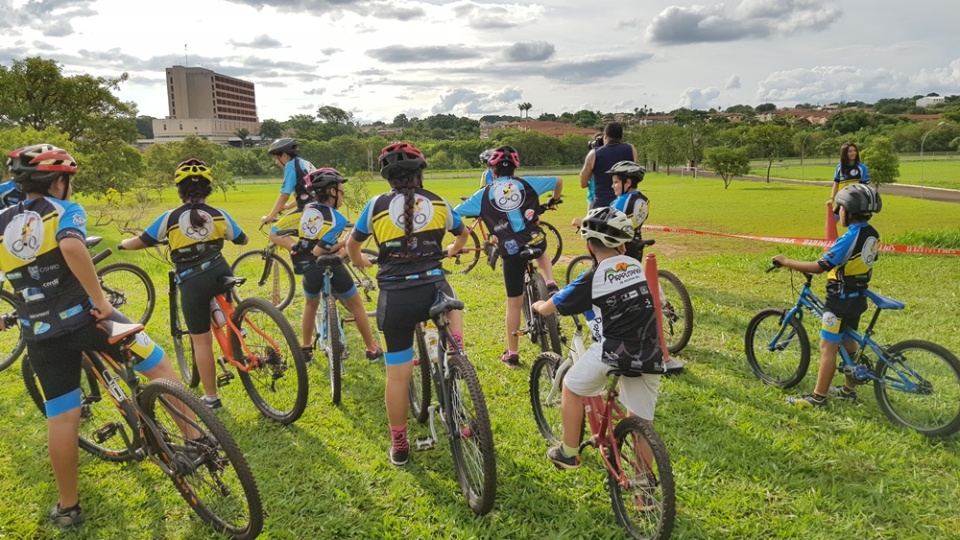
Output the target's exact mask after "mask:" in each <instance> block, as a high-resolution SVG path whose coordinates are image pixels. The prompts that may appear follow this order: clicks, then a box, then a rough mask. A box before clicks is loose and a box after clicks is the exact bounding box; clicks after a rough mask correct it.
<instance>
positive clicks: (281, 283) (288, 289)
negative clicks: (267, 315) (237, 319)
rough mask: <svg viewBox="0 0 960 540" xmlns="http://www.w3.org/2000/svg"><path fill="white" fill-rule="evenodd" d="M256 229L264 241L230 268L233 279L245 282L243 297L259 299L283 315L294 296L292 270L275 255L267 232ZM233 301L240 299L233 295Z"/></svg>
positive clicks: (244, 253) (240, 257) (241, 255)
mask: <svg viewBox="0 0 960 540" xmlns="http://www.w3.org/2000/svg"><path fill="white" fill-rule="evenodd" d="M264 226H265V225H260V228H259V229H258V230H259V231H260V234H262V235H264V236H266V237H267V245H266V246H264V247H263V249H255V250H252V251H245V252H243V253H241V254H240V255H239V256H237V258H236V259H235V260H234V261H233V264H232V265H230V269H231V270H233V275H234V276H236V277H238V278H243V279H245V280H247V281H248V282H249V284H250V285H249V286H248V287H247V290H246V291H244V296H248V297H255V298H263V299H265V300H267V301H268V302H270V303H271V304H273V305H274V306H276V307H277V309H279V310H281V311H283V310H284V309H285V308H286V307H287V306H289V305H290V302H293V297H294V295H295V294H296V292H297V291H296V279H295V276H294V275H293V269H292V268H291V267H290V263H288V262H287V261H286V260H285V259H284V258H283V257H281V256H280V255H278V254H277V245H276V244H274V243H273V241H272V240H270V233H269V231H264V230H263V228H264ZM237 300H243V297H242V296H240V295H239V294H238V295H237Z"/></svg>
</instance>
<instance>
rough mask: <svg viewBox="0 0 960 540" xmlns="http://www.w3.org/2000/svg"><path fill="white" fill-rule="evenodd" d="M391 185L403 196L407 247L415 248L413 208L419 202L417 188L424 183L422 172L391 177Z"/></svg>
mask: <svg viewBox="0 0 960 540" xmlns="http://www.w3.org/2000/svg"><path fill="white" fill-rule="evenodd" d="M390 185H391V186H392V187H393V190H394V191H396V192H397V193H399V194H400V195H401V196H403V198H404V201H403V235H404V238H406V241H407V249H408V250H410V249H413V217H414V216H413V210H414V208H415V206H416V204H417V192H416V189H417V188H418V187H421V186H422V185H423V177H422V174H421V173H419V172H417V173H415V174H412V175H409V176H405V177H403V178H397V179H391V180H390Z"/></svg>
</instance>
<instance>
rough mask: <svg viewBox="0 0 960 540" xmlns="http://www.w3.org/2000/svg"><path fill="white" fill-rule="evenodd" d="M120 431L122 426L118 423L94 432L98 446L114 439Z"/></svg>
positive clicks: (94, 438)
mask: <svg viewBox="0 0 960 540" xmlns="http://www.w3.org/2000/svg"><path fill="white" fill-rule="evenodd" d="M118 429H120V425H119V424H117V423H116V422H114V423H110V424H107V425H105V426H103V427H102V428H100V429H98V430H96V431H94V432H93V440H95V441H97V444H103V443H104V442H105V441H106V440H107V439H109V438H110V437H113V436H114V435H115V434H116V433H117V430H118Z"/></svg>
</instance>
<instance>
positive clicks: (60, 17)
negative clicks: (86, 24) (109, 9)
mask: <svg viewBox="0 0 960 540" xmlns="http://www.w3.org/2000/svg"><path fill="white" fill-rule="evenodd" d="M93 3H95V0H42V1H31V2H22V3H21V4H22V5H19V6H16V7H14V6H13V3H12V2H10V0H4V1H2V2H0V10H2V11H3V16H2V17H0V29H9V30H8V31H7V32H5V33H6V34H8V35H10V34H13V35H19V33H20V30H21V29H27V28H29V29H34V30H39V31H40V32H41V33H42V34H43V35H45V36H50V37H64V36H69V35H71V34H73V33H74V30H73V25H71V24H70V21H71V20H73V19H77V18H80V17H91V16H93V15H97V13H98V12H97V11H96V10H94V9H92V8H91V7H90V5H91V4H93ZM50 21H54V22H50Z"/></svg>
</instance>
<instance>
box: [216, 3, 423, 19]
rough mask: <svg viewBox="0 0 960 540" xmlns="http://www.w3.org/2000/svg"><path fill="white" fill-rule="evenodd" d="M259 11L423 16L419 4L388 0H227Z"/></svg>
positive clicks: (402, 17)
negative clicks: (269, 9) (266, 8)
mask: <svg viewBox="0 0 960 540" xmlns="http://www.w3.org/2000/svg"><path fill="white" fill-rule="evenodd" d="M227 1H228V2H232V3H234V4H240V5H243V6H249V7H252V8H254V9H256V10H257V11H260V10H261V9H263V8H264V7H270V8H273V9H276V10H277V11H280V12H285V13H298V14H310V15H318V16H319V15H330V16H331V17H335V18H336V17H339V16H341V15H342V14H343V12H352V13H357V14H359V15H371V16H376V17H378V18H381V19H396V20H400V21H408V20H410V19H416V18H419V17H423V16H424V15H425V12H424V11H423V9H422V8H420V7H419V6H412V5H410V4H407V3H399V2H390V1H387V0H227Z"/></svg>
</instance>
